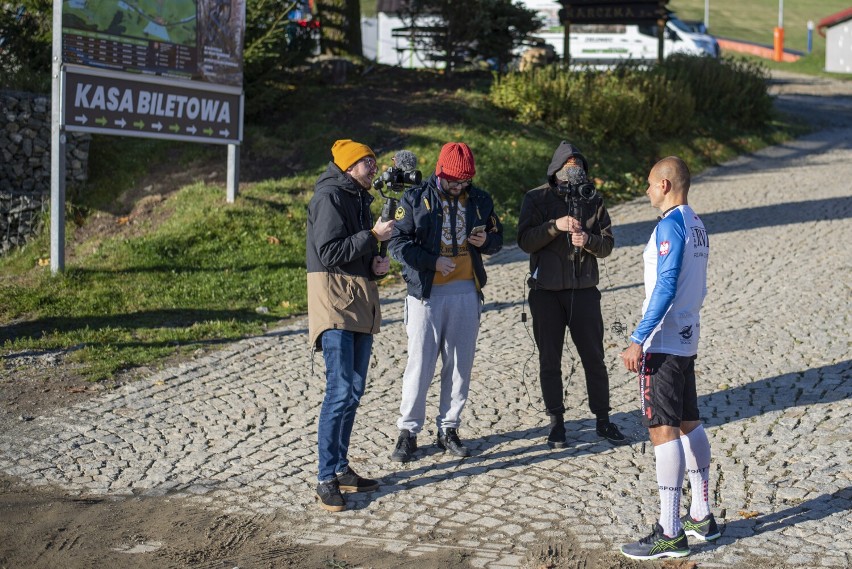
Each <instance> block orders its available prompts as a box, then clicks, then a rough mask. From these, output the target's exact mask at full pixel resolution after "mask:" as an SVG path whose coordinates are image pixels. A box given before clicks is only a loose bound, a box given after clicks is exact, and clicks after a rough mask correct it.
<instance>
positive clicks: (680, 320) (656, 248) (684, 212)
mask: <svg viewBox="0 0 852 569" xmlns="http://www.w3.org/2000/svg"><path fill="white" fill-rule="evenodd" d="M709 253H710V246H709V243H708V241H707V231H706V230H705V229H704V224H703V223H702V222H701V219H699V217H698V216H697V215H696V214H695V212H694V211H692V208H691V207H689V206H688V205H686V204H684V205H676V206H672V207H671V208H669V209H668V210H666V211H665V212H663V215H662V219H661V220H660V222H659V223H658V224H657V227H656V228H655V229H654V232H653V233H652V234H651V239H650V240H648V245H647V246H646V247H645V252H644V253H643V255H642V257H643V260H644V261H645V302H644V304H643V305H642V314H643V317H642V321H641V322H640V323H639V326H638V327H637V328H636V332H634V333H633V334H632V335H631V336H630V340H631V341H633V342H635V343H637V344H641V345H642V348H643V351H644V352H646V353H647V352H654V353H664V354H673V355H676V356H694V355H695V354H697V353H698V336H699V332H700V330H701V324H700V318H699V314H698V311H699V310H700V309H701V303H702V302H704V296H705V295H706V294H707V258H708V255H709Z"/></svg>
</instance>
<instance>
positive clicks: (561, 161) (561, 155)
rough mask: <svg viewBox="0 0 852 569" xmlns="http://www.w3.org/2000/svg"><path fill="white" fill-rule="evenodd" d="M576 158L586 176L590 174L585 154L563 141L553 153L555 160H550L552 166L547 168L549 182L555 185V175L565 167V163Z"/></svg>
mask: <svg viewBox="0 0 852 569" xmlns="http://www.w3.org/2000/svg"><path fill="white" fill-rule="evenodd" d="M571 156H576V157H577V159H578V160H579V161H580V163H581V164H582V165H583V171H585V172H586V174H588V173H589V163H588V162H586V157H585V156H583V153H582V152H580V149H579V148H577V147H576V146H574V145H573V144H571V143H570V142H568V141H567V140H563V141H562V142H560V143H559V146H557V147H556V150H555V151H554V152H553V158H552V159H551V160H550V166H548V167H547V181H548V182H551V183H553V182H554V180H553V175H554V174H556V173H557V172H558V171H559V170H560V169H562V166H564V165H565V162H566V161H567V160H568V159H569V158H570V157H571Z"/></svg>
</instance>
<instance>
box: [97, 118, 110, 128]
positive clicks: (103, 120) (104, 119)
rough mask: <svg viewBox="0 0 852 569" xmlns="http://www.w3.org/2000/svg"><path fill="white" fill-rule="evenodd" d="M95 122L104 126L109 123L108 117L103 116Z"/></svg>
mask: <svg viewBox="0 0 852 569" xmlns="http://www.w3.org/2000/svg"><path fill="white" fill-rule="evenodd" d="M95 123H96V124H99V125H101V126H104V125H105V124H106V123H107V120H106V117H101V118H99V119H95Z"/></svg>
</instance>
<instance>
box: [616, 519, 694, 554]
mask: <svg viewBox="0 0 852 569" xmlns="http://www.w3.org/2000/svg"><path fill="white" fill-rule="evenodd" d="M621 553H623V554H624V555H626V556H627V557H629V558H630V559H657V558H659V557H686V556H687V555H689V543H687V541H686V534H685V533H683V529H681V530H680V533H678V534H677V535H676V536H674V537H668V536H666V534H664V533H663V528H661V527H660V524H654V527H653V529H652V530H651V535H649V536H647V537H643V538H642V539H640V540H639V541H637V542H636V543H628V544H627V545H622V546H621Z"/></svg>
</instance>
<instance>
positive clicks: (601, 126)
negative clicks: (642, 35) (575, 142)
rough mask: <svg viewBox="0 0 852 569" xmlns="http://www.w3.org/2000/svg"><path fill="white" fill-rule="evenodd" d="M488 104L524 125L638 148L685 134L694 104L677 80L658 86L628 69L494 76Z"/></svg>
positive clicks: (641, 72)
mask: <svg viewBox="0 0 852 569" xmlns="http://www.w3.org/2000/svg"><path fill="white" fill-rule="evenodd" d="M491 100H492V102H493V103H494V104H495V105H496V106H498V107H501V108H504V109H507V110H509V111H511V112H513V113H514V114H515V115H516V116H517V118H518V119H519V120H521V121H522V122H525V123H545V124H549V125H553V126H556V127H558V128H560V129H562V130H564V131H566V132H567V133H570V135H571V136H572V137H579V138H583V139H586V140H589V141H591V142H593V143H595V144H601V143H603V142H610V143H626V144H638V143H643V142H645V141H646V140H647V138H648V137H649V135H650V134H651V132H652V131H653V133H654V134H666V135H668V134H677V133H680V132H686V131H687V130H688V129H689V127H690V125H691V120H692V117H693V114H694V110H695V100H694V97H693V96H692V94H691V93H690V92H689V90H688V89H686V88H685V85H682V84H680V83H679V82H678V81H677V80H676V79H666V80H665V81H662V82H661V81H659V80H658V77H655V76H652V75H651V74H650V73H649V72H648V71H646V70H643V69H640V68H638V67H633V66H623V67H618V68H616V69H614V70H611V71H604V72H599V71H594V70H585V71H572V70H569V69H565V68H564V67H561V66H559V65H552V66H549V67H546V68H542V69H537V70H535V69H534V70H531V71H526V72H520V71H517V72H512V73H509V74H508V75H506V76H503V77H500V76H496V77H495V81H494V83H493V84H492V87H491Z"/></svg>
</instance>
